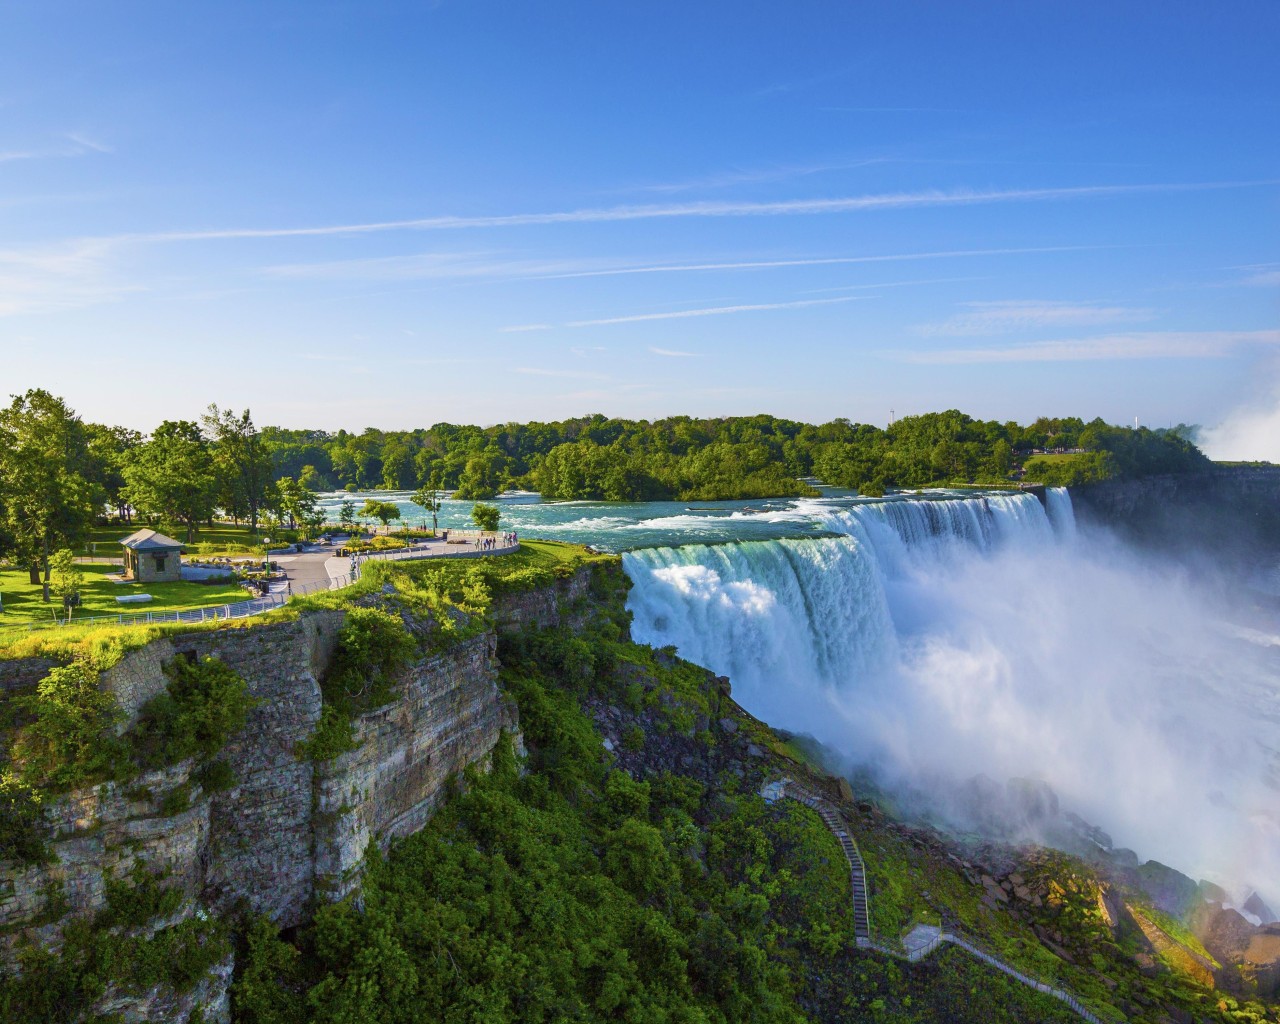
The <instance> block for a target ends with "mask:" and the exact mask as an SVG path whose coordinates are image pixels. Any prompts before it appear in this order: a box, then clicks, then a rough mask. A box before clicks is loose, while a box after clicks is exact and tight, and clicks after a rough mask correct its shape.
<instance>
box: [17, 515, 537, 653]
mask: <svg viewBox="0 0 1280 1024" xmlns="http://www.w3.org/2000/svg"><path fill="white" fill-rule="evenodd" d="M508 536H510V534H508V533H506V532H501V531H500V532H498V533H493V532H488V531H484V530H450V531H449V538H450V540H453V539H454V538H455V537H457V539H459V540H466V541H470V542H473V543H474V542H475V541H477V540H486V539H492V540H494V541H495V545H494V547H492V548H489V549H487V550H477V551H449V550H447V549H445V548H443V547H442V546H441V545H440V544H439V543H438V542H436V543H435V544H434V545H433V546H432V548H431V549H426V548H423V547H404V548H399V549H396V550H392V551H364V552H361V553H360V554H358V555H354V556H352V561H353V563H354V567H355V568H354V571H353V572H350V573H344V574H342V575H341V576H332V577H330V578H328V579H323V580H315V581H313V582H311V583H306V584H302V585H300V586H296V587H295V586H293V585H292V583H288V584H286V588H285V589H284V590H278V591H274V592H272V593H269V594H264V595H262V596H261V597H256V598H251V599H249V600H247V601H235V602H232V603H229V604H220V605H210V606H206V607H203V608H186V609H182V610H179V611H172V612H133V613H128V612H121V613H120V614H118V615H90V616H87V617H85V618H79V619H75V618H73V619H71V620H69V621H57V620H55V621H53V622H31V623H23V624H20V625H19V624H14V625H12V626H10V625H6V624H4V623H0V629H3V630H9V629H12V630H34V629H48V628H50V627H53V626H93V625H120V626H150V625H158V624H160V623H165V622H190V623H197V622H215V621H218V620H220V619H245V618H249V617H250V616H253V615H261V614H262V613H263V612H269V611H272V610H274V609H276V608H282V607H284V606H285V605H286V604H288V603H289V601H290V600H291V599H292V598H294V597H300V596H302V595H303V594H313V593H316V592H318V591H323V590H341V589H342V588H343V587H348V586H350V585H351V584H352V583H354V582H355V581H356V580H357V579H359V578H360V565H361V564H362V563H364V562H366V561H369V560H376V561H401V560H409V559H419V558H443V557H451V558H458V557H463V558H467V557H476V556H478V555H501V554H506V553H508V552H511V551H515V550H517V549H518V548H519V547H520V545H519V544H506V545H504V544H503V543H502V542H503V541H505V540H506V538H507V537H508Z"/></svg>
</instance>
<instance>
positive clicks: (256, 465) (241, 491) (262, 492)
mask: <svg viewBox="0 0 1280 1024" xmlns="http://www.w3.org/2000/svg"><path fill="white" fill-rule="evenodd" d="M201 422H202V423H203V424H204V429H205V432H206V433H207V435H208V436H209V438H211V439H212V443H211V445H210V453H211V455H212V458H213V467H214V469H215V471H216V472H217V501H218V504H219V505H220V506H221V508H222V509H223V511H224V512H226V513H227V514H228V515H230V516H232V517H233V518H234V519H235V520H236V521H237V522H238V521H239V520H240V519H241V518H242V517H243V518H247V519H248V520H249V528H250V529H252V530H255V531H256V530H257V529H258V514H259V511H260V510H261V508H262V506H263V504H264V503H265V500H266V494H267V487H268V485H269V484H270V483H271V478H272V475H273V472H274V467H273V465H272V461H271V453H270V451H269V450H268V449H267V446H266V445H265V444H263V442H262V438H261V435H260V434H259V433H258V430H257V428H256V427H254V425H253V418H252V417H251V416H250V415H249V410H248V409H246V410H245V411H244V412H242V413H241V414H240V415H239V416H237V415H236V414H235V413H233V412H232V411H231V410H230V409H219V408H218V407H217V406H216V405H210V406H209V408H208V411H206V413H205V414H204V416H202V417H201ZM187 539H188V540H190V539H191V538H190V537H188V538H187Z"/></svg>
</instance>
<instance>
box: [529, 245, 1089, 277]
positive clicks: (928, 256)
mask: <svg viewBox="0 0 1280 1024" xmlns="http://www.w3.org/2000/svg"><path fill="white" fill-rule="evenodd" d="M1101 248H1109V247H1108V246H1096V245H1048V246H1034V247H1029V248H1020V249H944V250H939V251H937V252H905V253H892V254H889V255H885V256H816V257H807V258H802V259H776V260H730V261H725V262H718V263H715V262H713V263H655V264H649V265H647V266H637V267H615V268H609V269H605V270H579V271H572V272H567V273H563V274H548V275H546V276H547V277H548V278H549V279H558V278H570V277H617V276H619V275H623V274H670V273H689V272H692V271H714V270H772V269H776V268H784V267H825V266H841V265H844V264H852V263H893V262H899V261H906V260H939V259H958V258H964V257H970V256H1014V255H1026V254H1030V253H1054V252H1087V251H1095V250H1097V249H1101Z"/></svg>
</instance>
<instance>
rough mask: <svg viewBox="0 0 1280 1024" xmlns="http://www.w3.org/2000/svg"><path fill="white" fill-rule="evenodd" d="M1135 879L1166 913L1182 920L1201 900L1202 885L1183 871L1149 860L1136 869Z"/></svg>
mask: <svg viewBox="0 0 1280 1024" xmlns="http://www.w3.org/2000/svg"><path fill="white" fill-rule="evenodd" d="M1133 874H1134V880H1135V881H1136V883H1137V885H1138V887H1139V888H1141V889H1142V891H1143V892H1145V893H1146V894H1147V895H1148V896H1150V897H1151V901H1152V902H1153V903H1154V904H1155V905H1156V906H1157V907H1158V908H1159V909H1160V910H1163V911H1164V912H1165V913H1166V914H1171V915H1173V916H1174V917H1176V918H1178V919H1179V920H1182V918H1184V917H1185V916H1186V915H1187V914H1188V913H1189V912H1190V911H1191V910H1192V909H1193V908H1194V907H1195V906H1196V904H1198V903H1199V902H1200V887H1199V886H1198V885H1196V883H1195V882H1193V881H1191V879H1190V878H1188V877H1187V876H1186V875H1184V874H1183V873H1182V872H1181V871H1178V870H1176V869H1174V868H1171V867H1169V866H1168V865H1167V864H1161V863H1160V862H1159V861H1158V860H1149V861H1147V862H1146V863H1145V864H1143V865H1142V866H1141V867H1140V868H1138V869H1137V870H1136V871H1134V873H1133Z"/></svg>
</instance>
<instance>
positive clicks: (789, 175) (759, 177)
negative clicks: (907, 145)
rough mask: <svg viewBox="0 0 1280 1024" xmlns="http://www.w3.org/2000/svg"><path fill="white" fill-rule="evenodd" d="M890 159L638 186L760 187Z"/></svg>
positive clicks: (643, 188) (642, 188) (724, 173)
mask: <svg viewBox="0 0 1280 1024" xmlns="http://www.w3.org/2000/svg"><path fill="white" fill-rule="evenodd" d="M892 162H894V158H892V157H866V158H863V159H861V160H850V161H843V162H832V163H822V164H782V165H777V166H773V167H754V168H742V169H735V170H729V171H721V172H719V173H717V174H708V175H705V176H704V177H701V178H690V179H689V180H687V181H675V182H663V183H658V184H653V185H641V186H640V191H642V192H691V191H694V190H696V189H712V188H733V187H734V186H736V185H760V184H764V183H767V182H776V181H790V180H792V179H795V178H807V177H810V176H812V175H815V174H828V173H830V172H832V171H852V170H856V169H858V168H859V167H870V166H873V165H875V164H884V163H892Z"/></svg>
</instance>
